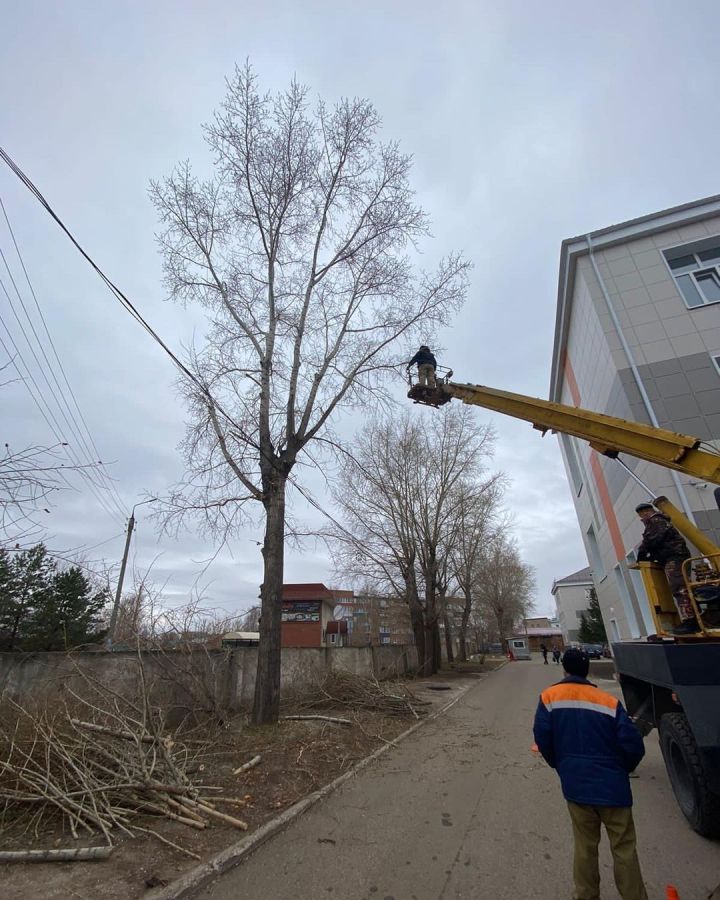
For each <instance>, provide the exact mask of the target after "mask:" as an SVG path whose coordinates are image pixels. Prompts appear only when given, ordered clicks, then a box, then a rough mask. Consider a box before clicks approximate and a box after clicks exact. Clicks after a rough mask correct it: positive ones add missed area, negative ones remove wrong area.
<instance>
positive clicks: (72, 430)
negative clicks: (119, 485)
mask: <svg viewBox="0 0 720 900" xmlns="http://www.w3.org/2000/svg"><path fill="white" fill-rule="evenodd" d="M0 257H2V259H3V262H4V263H5V267H6V269H7V270H8V274H9V275H10V280H11V281H12V283H13V286H14V287H15V292H16V293H17V295H18V298H19V300H20V304H21V306H22V308H23V311H24V312H25V316H26V317H27V319H28V321H29V323H30V328H31V330H32V332H33V334H34V335H35V337H36V339H37V341H38V344H39V346H40V352H41V353H42V354H43V356H44V357H45V360H46V362H47V363H48V368H50V374H51V375H52V377H53V379H54V381H55V384H56V385H57V386H58V389H59V390H62V389H61V388H60V385H59V384H58V381H57V378H56V377H55V374H54V372H53V371H52V367H51V366H50V363H49V360H48V359H47V354H46V353H45V350H44V348H43V346H42V344H41V343H40V340H39V338H38V336H37V332H36V330H35V326H34V324H33V322H32V320H31V319H30V317H29V316H28V313H27V309H26V308H25V304H24V302H23V300H22V296H21V295H20V292H19V291H18V289H17V284H16V283H15V279H14V278H13V276H12V272H11V271H10V268H9V267H8V264H7V260H6V259H5V254H4V253H3V252H2V249H0ZM0 287H1V288H2V290H3V293H4V294H5V296H6V297H7V301H8V303H9V305H10V309H11V311H12V314H13V316H14V317H15V321H16V322H17V324H18V326H19V328H20V331H21V333H22V336H23V337H24V338H25V343H26V344H27V345H28V348H29V349H30V352H31V353H32V355H33V359H34V360H35V363H36V365H37V368H38V371H39V373H40V375H41V376H42V378H43V380H44V382H45V384H46V385H47V388H48V391H49V392H50V396H51V397H52V399H53V400H54V402H55V404H56V406H57V410H58V412H59V413H60V416H61V417H62V418H63V419H64V421H65V425H66V427H67V429H68V431H69V434H70V435H72V436H73V437H80V441H79V443H80V449H81V452H82V451H83V450H85V456H86V460H85V461H86V462H92V456H91V455H90V454H89V453H88V451H87V444H85V446H84V447H83V442H82V436H81V435H78V434H76V429H77V422H76V421H75V419H74V418H73V416H72V410H70V408H69V406H68V404H67V401H65V405H66V406H67V408H68V412H69V413H70V417H71V418H72V420H73V422H75V427H73V424H72V422H71V420H70V418H68V415H67V413H66V412H65V410H64V409H63V405H62V403H60V401H59V400H58V397H57V394H56V392H55V390H54V388H53V386H52V384H50V380H49V379H48V376H47V374H46V372H45V369H44V367H43V365H42V363H41V362H40V359H39V358H38V355H37V353H36V351H35V347H34V346H33V343H32V341H31V340H30V338H29V336H28V333H27V331H26V330H25V326H24V325H23V323H22V321H21V319H20V316H19V314H18V312H17V310H16V308H15V304H14V303H13V300H12V297H11V296H10V294H9V292H8V290H7V288H6V287H5V284H4V283H3V282H2V279H0ZM3 324H4V326H5V330H6V331H7V332H8V333H9V332H10V329H9V328H8V326H7V323H6V322H3ZM13 343H14V342H13ZM15 346H16V347H17V345H15ZM18 352H19V351H18ZM23 364H24V365H25V367H26V368H27V369H28V371H29V368H30V367H29V366H28V365H27V363H26V362H25V360H24V359H23ZM36 385H37V382H36ZM38 390H40V389H39V388H38ZM41 394H42V391H41ZM43 399H44V400H45V403H46V406H47V408H48V410H50V404H49V403H48V402H47V399H46V398H45V397H44V396H43ZM63 399H65V398H64V397H63ZM52 418H53V421H54V422H55V424H56V425H57V427H58V428H59V429H60V430H61V431H62V430H63V429H62V426H61V425H60V423H59V422H58V420H57V418H56V417H55V415H54V413H53V414H52ZM64 440H65V442H67V439H64ZM75 462H76V464H77V458H76V459H75ZM95 464H96V463H95ZM85 474H86V477H87V478H88V480H89V481H91V480H92V478H91V476H90V474H89V473H85ZM96 486H97V487H104V486H103V485H96ZM110 499H111V500H112V499H114V498H112V496H111V497H110ZM116 505H117V504H116ZM118 509H119V512H120V515H122V516H124V515H125V511H124V510H123V508H122V507H121V506H118Z"/></svg>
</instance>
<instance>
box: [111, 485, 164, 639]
mask: <svg viewBox="0 0 720 900" xmlns="http://www.w3.org/2000/svg"><path fill="white" fill-rule="evenodd" d="M156 500H157V497H151V498H150V499H149V500H141V501H140V502H139V503H136V504H135V506H133V508H132V512H131V513H130V518H129V519H128V527H127V534H126V536H125V550H124V551H123V557H122V562H121V563H120V576H119V577H118V583H117V590H116V591H115V602H114V603H113V608H112V615H111V616H110V627H109V628H108V634H107V638H106V646H107V648H108V650H109V649H110V648H111V647H112V643H113V640H114V639H115V628H116V626H117V617H118V609H119V608H120V597H121V596H122V588H123V581H124V580H125V569H126V568H127V561H128V556H129V554H130V541H131V540H132V533H133V531H134V530H135V510H136V509H137V508H138V506H143V504H145V503H154V502H155V501H156Z"/></svg>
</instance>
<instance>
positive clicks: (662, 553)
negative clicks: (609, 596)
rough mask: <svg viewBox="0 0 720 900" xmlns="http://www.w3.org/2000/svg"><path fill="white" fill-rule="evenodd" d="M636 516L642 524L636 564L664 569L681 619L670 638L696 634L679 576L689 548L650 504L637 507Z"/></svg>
mask: <svg viewBox="0 0 720 900" xmlns="http://www.w3.org/2000/svg"><path fill="white" fill-rule="evenodd" d="M635 512H636V513H637V514H638V515H639V516H640V518H641V519H642V521H643V522H644V523H645V531H644V532H643V536H642V541H641V543H640V546H639V547H638V549H637V558H638V560H639V561H645V562H656V563H659V564H660V565H661V566H662V567H663V568H664V569H665V577H666V578H667V580H668V584H669V585H670V590H671V591H672V595H673V600H674V601H675V606H676V607H677V611H678V614H679V616H680V625H679V626H678V627H677V628H673V634H677V635H684V634H695V632H697V631H699V630H700V628H699V626H698V621H697V618H696V617H695V613H694V611H693V608H692V604H691V603H690V598H689V597H688V592H687V587H686V586H685V579H684V578H683V574H682V564H683V562H684V561H685V560H686V559H689V558H690V555H691V554H690V550H689V549H688V545H687V544H686V543H685V541H684V539H683V537H682V535H681V534H680V532H679V531H678V530H677V528H675V527H674V525H673V524H672V523H671V522H670V519H669V518H668V517H667V516H666V515H663V513H661V512H658V510H656V509H655V507H654V506H652V504H650V503H639V504H638V505H637V506H636V507H635Z"/></svg>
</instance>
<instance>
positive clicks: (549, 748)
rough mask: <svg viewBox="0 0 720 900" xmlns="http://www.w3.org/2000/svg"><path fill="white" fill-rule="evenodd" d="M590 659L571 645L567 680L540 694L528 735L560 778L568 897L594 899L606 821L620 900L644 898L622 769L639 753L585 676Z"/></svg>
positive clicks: (612, 704) (635, 736) (618, 711)
mask: <svg viewBox="0 0 720 900" xmlns="http://www.w3.org/2000/svg"><path fill="white" fill-rule="evenodd" d="M589 666H590V660H589V658H588V656H587V654H585V653H583V652H582V651H581V650H578V649H575V648H570V649H568V650H566V651H565V655H564V656H563V668H564V669H565V672H566V673H567V675H566V677H565V678H564V679H563V680H562V681H560V682H558V683H557V684H553V685H551V686H550V687H549V688H547V689H546V690H544V691H543V692H542V694H541V695H540V702H539V703H538V707H537V711H536V713H535V724H534V726H533V732H534V735H535V743H536V744H537V746H538V749H539V751H540V753H541V754H542V755H543V758H544V759H545V761H546V762H547V763H548V765H550V766H551V767H552V768H553V769H556V770H557V773H558V775H559V776H560V784H561V785H562V791H563V795H564V797H565V799H566V801H567V805H568V809H569V811H570V819H571V820H572V826H573V835H574V839H575V854H574V863H573V876H574V880H575V893H574V895H573V897H574V900H599V897H600V870H599V867H598V844H599V842H600V826H601V824H602V825H604V826H605V830H606V831H607V835H608V838H609V841H610V849H611V851H612V856H613V862H614V872H615V884H616V885H617V889H618V892H619V894H620V896H621V897H622V898H623V900H647V893H646V891H645V885H644V883H643V879H642V873H641V871H640V863H639V861H638V856H637V849H636V846H635V825H634V823H633V817H632V792H631V791H630V780H629V777H628V776H629V773H630V772H632V771H633V769H635V767H636V766H637V765H638V763H639V762H640V760H641V759H642V758H643V756H644V755H645V747H644V746H643V741H642V737H641V736H640V732H639V731H638V730H637V728H636V727H635V726H634V725H633V723H632V722H631V721H630V718H629V716H628V714H627V713H626V712H625V710H624V709H623V706H622V704H621V703H620V702H619V701H618V700H616V699H615V697H612V696H611V695H610V694H607V693H605V691H601V690H599V688H597V687H596V686H595V685H594V684H592V683H591V682H590V681H588V680H587V674H588V670H589Z"/></svg>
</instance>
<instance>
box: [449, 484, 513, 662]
mask: <svg viewBox="0 0 720 900" xmlns="http://www.w3.org/2000/svg"><path fill="white" fill-rule="evenodd" d="M504 488H505V478H504V476H503V475H502V474H496V475H493V476H492V477H490V478H488V479H486V480H484V481H481V482H473V483H463V484H461V485H460V488H459V496H458V504H457V539H456V541H455V542H454V547H453V551H452V554H451V559H450V565H451V568H452V573H453V577H454V579H455V581H456V583H457V586H458V590H459V592H460V594H461V596H462V598H463V607H462V615H461V618H460V627H459V629H458V633H459V639H460V647H459V653H460V659H461V660H462V661H465V660H467V633H468V626H469V622H470V615H471V612H472V609H473V604H475V603H477V601H478V595H477V593H476V591H475V583H476V577H477V575H476V570H477V568H478V566H479V565H480V562H481V560H482V557H483V553H484V552H485V549H486V546H487V545H488V544H489V543H491V542H492V539H493V532H494V530H495V528H496V525H497V520H498V516H499V507H500V502H501V500H502V494H503V490H504ZM498 527H499V530H504V525H500V526H498Z"/></svg>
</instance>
